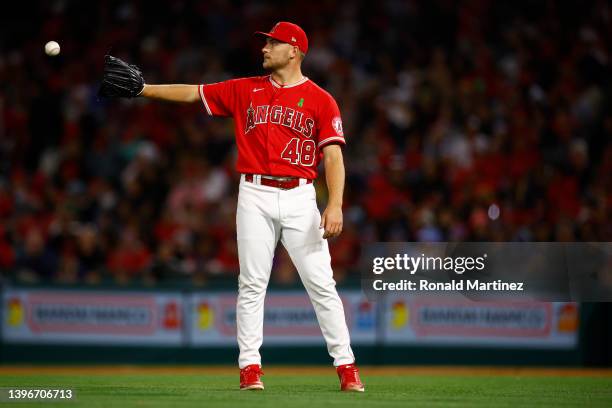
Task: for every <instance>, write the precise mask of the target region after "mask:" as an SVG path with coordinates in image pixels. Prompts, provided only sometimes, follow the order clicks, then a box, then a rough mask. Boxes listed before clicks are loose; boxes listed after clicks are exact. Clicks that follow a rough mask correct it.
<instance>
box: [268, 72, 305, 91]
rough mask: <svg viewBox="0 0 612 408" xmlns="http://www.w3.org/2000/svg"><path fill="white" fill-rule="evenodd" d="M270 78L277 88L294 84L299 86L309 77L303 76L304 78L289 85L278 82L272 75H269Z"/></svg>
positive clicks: (290, 86)
mask: <svg viewBox="0 0 612 408" xmlns="http://www.w3.org/2000/svg"><path fill="white" fill-rule="evenodd" d="M268 78H269V79H270V82H271V83H272V85H274V86H275V87H276V88H283V89H284V88H293V87H294V86H298V85H302V84H303V83H304V82H306V81H308V77H306V76H305V77H303V78H302V79H300V80H299V81H297V82H294V83H292V84H289V85H280V84H279V83H278V82H276V81H275V80H274V79H272V75H270V76H268Z"/></svg>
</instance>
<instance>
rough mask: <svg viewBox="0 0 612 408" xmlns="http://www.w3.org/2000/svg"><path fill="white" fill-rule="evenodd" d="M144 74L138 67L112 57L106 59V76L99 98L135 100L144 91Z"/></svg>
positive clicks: (108, 56)
mask: <svg viewBox="0 0 612 408" xmlns="http://www.w3.org/2000/svg"><path fill="white" fill-rule="evenodd" d="M144 84H145V82H144V78H143V77H142V72H140V69H139V68H138V67H137V66H136V65H130V64H128V63H126V62H124V61H122V60H120V59H119V58H115V57H113V56H112V55H106V56H105V57H104V76H103V77H102V84H101V85H100V89H99V90H98V96H102V97H106V98H118V97H124V98H134V97H136V96H138V95H140V93H141V92H142V90H143V89H144Z"/></svg>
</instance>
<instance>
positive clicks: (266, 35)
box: [254, 31, 274, 38]
mask: <svg viewBox="0 0 612 408" xmlns="http://www.w3.org/2000/svg"><path fill="white" fill-rule="evenodd" d="M254 34H255V35H258V36H263V37H270V38H274V37H272V34H270V33H264V32H263V31H255V33H254Z"/></svg>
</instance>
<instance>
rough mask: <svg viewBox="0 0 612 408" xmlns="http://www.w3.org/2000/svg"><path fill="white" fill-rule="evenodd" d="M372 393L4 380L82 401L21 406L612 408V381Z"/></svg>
mask: <svg viewBox="0 0 612 408" xmlns="http://www.w3.org/2000/svg"><path fill="white" fill-rule="evenodd" d="M363 380H364V382H365V383H366V392H365V393H363V394H358V393H341V392H339V391H338V384H337V378H336V377H335V373H334V372H333V371H332V372H331V373H330V375H295V376H287V375H282V376H280V375H277V376H274V375H266V376H264V382H265V386H266V390H265V391H260V392H254V391H239V390H238V389H237V388H238V384H237V376H236V375H210V374H206V375H192V374H190V375H186V374H176V375H159V374H146V375H124V374H118V375H115V376H113V375H101V374H93V375H39V374H38V375H1V376H0V387H8V386H16V387H23V388H28V387H31V388H41V387H57V388H66V387H71V388H73V389H75V390H76V392H77V401H76V402H65V403H62V404H57V403H50V402H45V403H37V404H35V403H18V404H12V405H11V404H7V403H2V402H0V408H2V407H4V406H7V407H8V406H16V407H23V408H25V407H36V406H42V407H48V408H50V407H59V406H61V407H73V408H76V407H87V408H95V407H105V408H106V407H170V408H181V407H202V408H208V407H241V408H242V407H257V408H265V407H281V408H289V407H308V408H319V407H351V408H359V407H466V406H469V407H473V406H476V407H513V408H519V407H531V406H534V407H556V408H558V407H576V406H582V407H612V378H605V377H542V376H482V375H475V376H467V375H452V376H450V375H402V376H391V375H385V376H368V375H363Z"/></svg>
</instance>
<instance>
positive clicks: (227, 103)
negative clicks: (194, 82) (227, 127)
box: [199, 79, 237, 116]
mask: <svg viewBox="0 0 612 408" xmlns="http://www.w3.org/2000/svg"><path fill="white" fill-rule="evenodd" d="M236 86H237V81H236V80H234V79H231V80H229V81H223V82H217V83H214V84H202V85H200V86H199V92H200V99H201V100H202V104H203V105H204V109H206V112H207V113H208V114H209V115H211V116H232V115H233V113H234V112H235V108H236V104H237V99H236V98H237V92H236Z"/></svg>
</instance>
